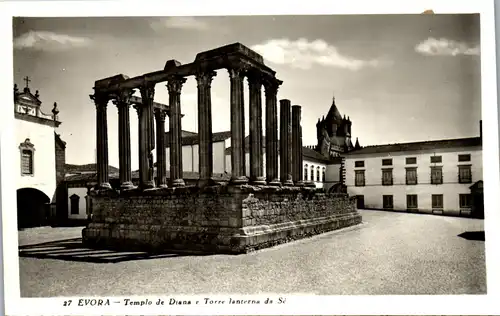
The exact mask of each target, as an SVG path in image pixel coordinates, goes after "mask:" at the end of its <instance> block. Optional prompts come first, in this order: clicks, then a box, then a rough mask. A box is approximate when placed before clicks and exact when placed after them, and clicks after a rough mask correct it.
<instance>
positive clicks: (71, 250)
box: [19, 238, 205, 263]
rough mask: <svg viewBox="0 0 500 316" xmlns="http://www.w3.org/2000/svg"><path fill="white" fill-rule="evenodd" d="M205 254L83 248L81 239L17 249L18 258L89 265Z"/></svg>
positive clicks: (63, 240)
mask: <svg viewBox="0 0 500 316" xmlns="http://www.w3.org/2000/svg"><path fill="white" fill-rule="evenodd" d="M203 255H205V254H177V253H149V252H141V251H127V252H125V251H115V250H108V249H91V248H85V247H84V246H83V244H82V238H71V239H62V240H56V241H50V242H44V243H39V244H32V245H24V246H20V247H19V257H20V258H21V257H25V258H36V259H55V260H63V261H76V262H90V263H118V262H123V261H133V260H144V259H160V258H172V257H180V256H203Z"/></svg>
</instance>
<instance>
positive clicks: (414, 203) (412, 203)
mask: <svg viewBox="0 0 500 316" xmlns="http://www.w3.org/2000/svg"><path fill="white" fill-rule="evenodd" d="M406 208H407V209H417V208H418V196H417V195H416V194H408V195H407V196H406Z"/></svg>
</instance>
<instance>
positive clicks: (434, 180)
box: [431, 167, 443, 184]
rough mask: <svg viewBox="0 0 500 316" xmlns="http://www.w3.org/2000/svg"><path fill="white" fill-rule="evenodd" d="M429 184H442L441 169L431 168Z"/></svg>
mask: <svg viewBox="0 0 500 316" xmlns="http://www.w3.org/2000/svg"><path fill="white" fill-rule="evenodd" d="M431 184H443V168H441V167H431Z"/></svg>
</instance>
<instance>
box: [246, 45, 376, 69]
mask: <svg viewBox="0 0 500 316" xmlns="http://www.w3.org/2000/svg"><path fill="white" fill-rule="evenodd" d="M252 49H253V50H255V51H256V52H258V53H260V54H261V55H262V56H263V57H264V58H265V59H267V60H269V61H270V62H272V63H275V64H287V65H290V66H291V67H293V68H299V69H309V68H311V66H312V65H314V64H317V65H320V66H327V67H336V68H345V69H349V70H359V69H361V68H364V67H377V66H380V65H381V64H382V62H380V61H378V60H361V59H356V58H353V57H350V56H345V55H342V54H340V53H339V51H338V50H337V48H336V47H335V46H332V45H330V44H328V43H327V42H325V41H324V40H321V39H317V40H315V41H312V42H310V41H308V40H306V39H303V38H301V39H298V40H296V41H290V40H288V39H272V40H269V41H267V42H265V43H263V44H259V45H254V46H253V47H252Z"/></svg>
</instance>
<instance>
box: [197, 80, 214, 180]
mask: <svg viewBox="0 0 500 316" xmlns="http://www.w3.org/2000/svg"><path fill="white" fill-rule="evenodd" d="M216 74H217V73H216V72H215V71H202V72H200V73H198V74H196V82H197V84H198V138H199V144H200V145H199V149H198V155H199V170H200V180H199V182H198V185H199V186H200V187H204V186H206V185H210V184H212V174H213V143H212V99H211V91H210V90H211V85H212V80H213V77H214V76H215V75H216Z"/></svg>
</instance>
